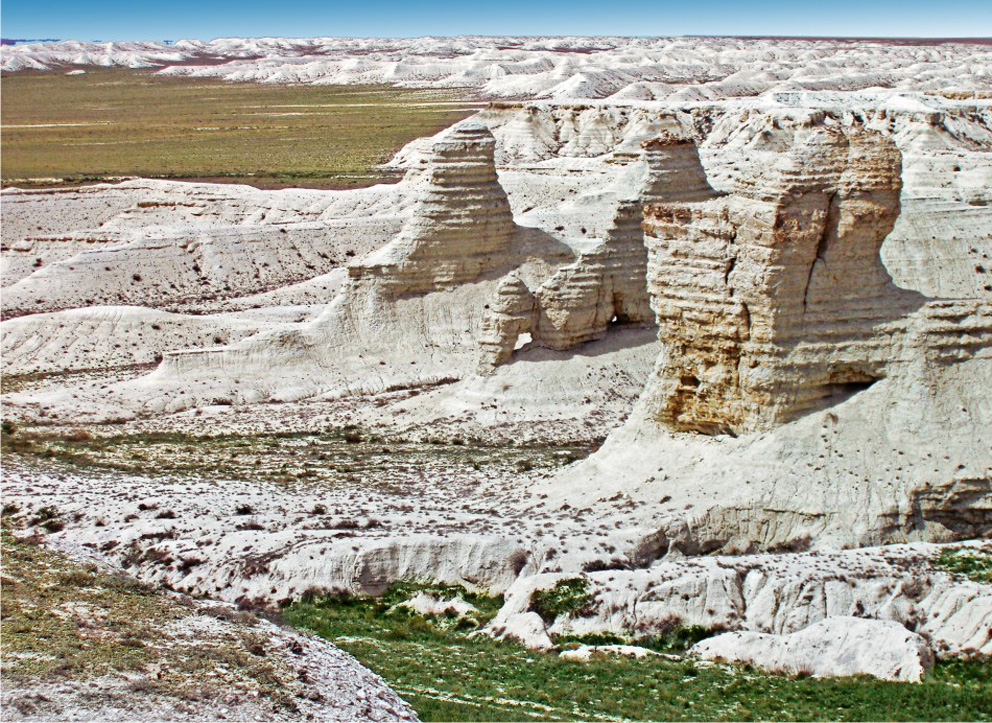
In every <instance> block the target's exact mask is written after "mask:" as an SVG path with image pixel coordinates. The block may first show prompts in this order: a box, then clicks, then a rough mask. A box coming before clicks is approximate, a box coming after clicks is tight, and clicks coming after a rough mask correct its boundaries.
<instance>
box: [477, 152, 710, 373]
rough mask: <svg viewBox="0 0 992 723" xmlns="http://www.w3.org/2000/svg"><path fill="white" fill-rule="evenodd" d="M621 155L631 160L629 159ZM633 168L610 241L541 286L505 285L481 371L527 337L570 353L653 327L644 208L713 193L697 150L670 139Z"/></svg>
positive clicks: (494, 307)
mask: <svg viewBox="0 0 992 723" xmlns="http://www.w3.org/2000/svg"><path fill="white" fill-rule="evenodd" d="M623 155H627V157H626V158H623ZM617 162H624V163H627V164H628V169H627V170H625V171H624V172H621V174H620V179H619V181H618V182H617V184H616V185H617V187H619V188H620V194H619V200H618V203H617V204H616V207H615V210H614V212H613V216H612V221H611V222H610V224H609V225H608V227H607V230H606V233H605V235H604V238H603V239H601V240H600V241H599V243H598V244H597V245H596V246H594V247H593V248H592V249H590V250H588V251H585V252H583V253H581V254H580V255H579V257H578V259H576V261H575V262H574V263H572V264H569V265H567V266H563V267H561V268H560V269H558V270H557V271H556V272H555V273H554V274H553V275H551V276H550V277H549V278H547V279H546V280H545V281H544V282H543V283H541V284H540V285H539V286H537V287H536V288H531V287H528V285H527V284H526V283H525V282H524V281H523V279H521V278H520V277H519V276H518V275H516V274H511V275H509V276H507V277H506V278H504V279H503V281H502V282H501V283H500V286H499V288H498V290H497V293H496V296H495V298H494V300H493V301H492V302H491V305H490V311H489V314H488V315H487V317H486V320H485V323H484V327H483V333H482V337H481V338H480V340H479V345H480V347H481V349H482V361H481V365H480V368H481V370H482V371H483V372H485V371H487V370H491V369H492V368H494V367H496V366H498V365H500V364H502V363H504V362H506V361H507V360H508V359H509V358H510V356H511V355H512V354H513V351H514V350H515V348H517V342H518V339H519V338H520V335H521V334H525V333H526V334H529V335H530V339H531V342H532V343H533V345H534V346H539V347H545V348H548V349H555V350H565V349H572V348H575V347H577V346H580V345H581V344H585V343H587V342H590V341H594V340H596V339H601V338H602V337H603V336H605V335H606V333H607V332H608V330H609V328H610V326H611V325H613V324H627V325H651V324H653V322H654V313H653V312H652V310H651V308H650V305H649V303H648V293H647V288H646V285H645V277H646V274H647V252H646V250H645V246H644V241H643V232H642V230H641V220H642V217H643V213H644V204H646V203H656V202H661V201H686V200H702V199H705V198H709V197H711V196H714V195H715V192H714V191H713V189H712V188H710V185H709V183H707V181H706V176H705V174H704V172H703V169H702V166H701V165H700V163H699V155H698V153H697V151H696V147H695V145H694V144H693V143H692V142H691V141H689V140H687V139H685V138H682V137H679V136H675V135H672V134H669V133H665V134H663V135H659V136H658V137H657V138H656V139H653V140H651V141H647V142H645V143H643V144H642V148H641V149H640V152H639V153H638V154H637V155H632V154H617Z"/></svg>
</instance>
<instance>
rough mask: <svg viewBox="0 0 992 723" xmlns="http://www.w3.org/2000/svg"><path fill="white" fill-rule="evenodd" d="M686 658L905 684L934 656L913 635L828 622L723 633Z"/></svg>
mask: <svg viewBox="0 0 992 723" xmlns="http://www.w3.org/2000/svg"><path fill="white" fill-rule="evenodd" d="M689 654H690V655H696V656H698V657H700V658H703V659H706V660H719V661H725V662H730V663H750V664H752V665H756V666H758V667H760V668H764V669H765V670H771V671H774V672H778V673H788V674H789V675H796V674H798V673H807V674H810V675H813V676H814V677H817V678H822V677H828V676H842V675H871V676H874V677H876V678H881V679H882V680H897V681H902V682H908V683H918V682H920V680H921V679H922V678H923V676H924V675H926V674H927V673H928V672H929V671H930V668H931V667H933V654H932V653H931V652H930V649H929V648H928V647H927V644H926V641H925V640H923V638H921V637H920V636H919V635H917V634H916V633H912V632H910V631H908V630H906V628H904V627H902V626H901V625H899V624H897V623H892V622H887V621H882V620H863V619H861V618H850V617H830V618H827V619H826V620H821V621H820V622H818V623H816V624H814V625H810V626H809V627H808V628H804V629H803V630H800V631H799V632H796V633H792V634H790V635H769V634H766V633H751V632H740V633H724V634H723V635H717V636H715V637H712V638H708V639H706V640H703V641H701V642H699V643H696V644H695V645H694V646H693V647H692V648H691V649H690V651H689Z"/></svg>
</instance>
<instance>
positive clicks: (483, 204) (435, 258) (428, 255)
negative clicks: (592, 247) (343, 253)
mask: <svg viewBox="0 0 992 723" xmlns="http://www.w3.org/2000/svg"><path fill="white" fill-rule="evenodd" d="M495 146H496V140H495V139H494V138H493V135H492V133H490V132H489V129H488V128H487V127H486V126H485V125H483V124H480V123H462V124H459V125H458V126H457V127H456V128H455V129H454V131H453V132H451V133H449V134H448V135H446V136H445V137H443V138H442V139H440V140H438V141H437V142H436V143H435V144H434V146H433V148H432V152H431V153H430V155H429V156H428V157H427V158H426V159H425V162H426V164H427V169H426V171H425V173H424V178H423V180H422V183H423V184H424V185H423V186H422V191H421V193H420V194H419V195H418V197H417V201H416V203H415V205H414V209H413V217H412V218H411V220H410V221H408V222H407V223H406V225H405V226H404V227H403V230H402V231H401V232H400V234H399V236H398V237H397V238H395V239H393V241H391V242H390V243H389V244H387V245H386V246H384V247H383V248H381V249H380V250H379V251H377V252H376V253H374V254H372V255H370V256H368V257H366V258H365V259H364V260H363V261H362V262H361V263H360V264H355V265H353V266H351V267H350V268H349V276H350V277H351V278H353V279H370V278H371V279H375V280H376V282H377V284H378V286H379V288H380V289H381V290H382V291H383V292H385V293H387V294H388V295H390V296H399V295H402V294H423V293H427V292H429V291H435V290H439V289H445V288H453V287H455V286H458V285H460V284H464V283H467V282H470V281H475V280H477V279H479V277H481V276H482V275H483V274H485V273H487V272H489V271H492V270H493V269H496V268H500V267H503V266H505V265H506V263H507V261H508V259H507V253H508V252H510V251H512V249H510V248H509V246H510V242H511V240H512V238H513V236H514V234H515V233H516V231H517V227H516V225H515V224H514V222H513V213H512V212H511V210H510V204H509V202H508V201H507V198H506V193H505V192H504V191H503V188H502V187H501V186H500V185H499V180H498V178H497V177H496V165H495V161H494V158H493V154H494V151H495Z"/></svg>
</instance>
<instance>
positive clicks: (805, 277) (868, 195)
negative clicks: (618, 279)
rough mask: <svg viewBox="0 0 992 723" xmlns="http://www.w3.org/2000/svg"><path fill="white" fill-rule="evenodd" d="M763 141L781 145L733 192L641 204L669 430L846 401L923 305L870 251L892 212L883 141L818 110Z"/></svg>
mask: <svg viewBox="0 0 992 723" xmlns="http://www.w3.org/2000/svg"><path fill="white" fill-rule="evenodd" d="M768 142H769V143H779V144H783V145H785V146H786V147H787V148H788V150H787V151H786V152H785V153H774V154H763V155H768V156H770V157H769V158H768V161H769V163H768V165H767V166H766V168H765V170H764V173H763V174H762V175H761V176H759V177H757V178H754V179H753V180H750V181H749V182H748V183H747V184H746V185H743V184H742V187H741V188H740V189H739V190H738V192H737V193H736V194H734V195H731V196H728V197H724V198H721V199H711V200H705V201H696V202H688V203H659V204H654V205H651V206H649V207H648V209H647V211H646V219H645V231H646V237H645V239H646V242H647V245H648V249H649V253H650V270H649V279H650V287H651V295H652V302H653V306H654V308H655V311H656V312H657V315H658V324H659V337H660V338H661V339H662V341H663V343H664V344H665V348H666V355H665V357H664V359H663V360H662V361H661V363H660V366H659V370H658V376H659V385H660V389H659V397H660V400H659V409H658V418H659V420H660V421H662V422H663V423H664V424H666V425H667V426H669V427H671V428H672V429H674V430H679V431H698V432H703V433H706V434H718V433H729V434H735V435H737V434H745V433H748V432H754V431H759V430H762V429H767V428H770V427H772V426H775V425H777V424H782V423H784V422H787V421H789V420H791V419H795V418H796V417H798V416H800V415H801V414H803V413H804V412H807V411H809V410H812V409H817V408H822V407H824V406H829V405H831V404H834V403H836V402H837V401H839V400H842V399H844V398H846V397H847V396H850V394H851V393H853V392H856V391H858V390H860V389H863V388H864V387H866V386H868V385H870V384H872V383H873V382H875V381H877V380H878V379H880V378H882V377H883V376H885V370H886V367H887V366H888V365H890V364H893V363H896V362H898V361H899V360H900V357H902V356H903V355H902V354H901V353H900V352H901V349H900V348H899V342H900V341H901V337H902V335H903V334H904V333H905V332H904V329H905V323H904V322H903V321H902V319H903V317H905V316H906V315H907V314H909V313H911V312H912V311H914V310H915V309H917V308H919V306H921V304H922V303H923V297H921V296H920V295H919V294H915V293H912V292H907V291H904V290H902V289H899V288H897V287H896V286H895V285H894V284H893V283H892V280H891V278H890V277H889V275H888V273H887V272H886V270H885V267H884V266H882V263H881V260H880V259H879V256H878V252H879V249H880V247H881V245H882V242H883V241H884V239H885V237H886V235H887V234H888V233H889V231H891V230H892V227H893V225H894V224H895V221H896V218H897V217H898V215H899V193H900V187H901V183H900V156H899V152H898V150H897V149H896V147H895V145H894V144H893V143H892V142H891V141H888V140H886V139H884V138H883V137H881V136H880V135H879V134H877V133H873V132H871V131H868V130H865V129H864V128H861V127H858V126H852V127H843V126H839V125H836V124H829V123H827V122H826V120H825V118H824V116H823V115H822V114H819V115H817V114H813V115H811V116H808V117H806V118H802V119H800V120H798V121H796V122H795V123H794V124H791V127H788V126H787V127H786V128H785V129H783V130H780V131H778V133H777V136H773V137H772V138H770V139H769V141H768Z"/></svg>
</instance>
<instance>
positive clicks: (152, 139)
mask: <svg viewBox="0 0 992 723" xmlns="http://www.w3.org/2000/svg"><path fill="white" fill-rule="evenodd" d="M3 91H4V93H3V101H4V102H3V106H2V108H0V118H2V122H3V126H4V128H3V151H4V153H3V179H4V181H8V180H9V179H25V178H35V179H37V178H60V179H64V182H65V183H66V184H69V185H72V184H79V183H92V182H95V181H100V180H103V179H105V178H110V177H115V176H131V175H136V176H144V177H151V178H172V179H185V180H207V181H234V182H239V183H249V184H252V185H255V186H258V187H262V188H283V187H287V186H300V187H311V188H353V187H358V186H366V185H369V184H372V183H377V182H381V181H383V180H387V179H386V177H385V176H384V175H383V174H382V173H381V172H379V171H378V170H377V168H376V166H377V165H378V164H381V163H383V162H384V161H386V160H388V159H389V158H390V157H391V156H392V154H393V153H395V152H396V151H397V150H399V149H400V148H402V147H403V146H404V145H405V144H407V143H409V142H410V141H412V140H413V139H415V138H418V137H421V136H425V135H432V134H434V133H436V132H438V131H440V130H441V129H443V128H446V127H447V126H449V125H451V124H452V123H454V122H456V121H458V120H461V119H462V118H465V117H467V116H468V115H471V113H472V112H473V111H471V110H468V109H466V106H465V104H464V101H465V100H466V99H467V96H468V91H465V90H459V89H453V90H429V91H425V90H401V89H395V88H391V87H388V86H298V85H295V86H289V85H271V84H259V83H227V82H224V81H220V80H216V79H194V78H170V77H163V76H157V75H155V74H154V72H152V71H150V70H128V69H107V70H101V69H89V70H87V72H86V74H84V75H77V76H67V75H65V74H64V73H61V72H51V73H16V74H12V75H7V76H5V77H4V78H3ZM21 185H25V184H23V183H22V184H21ZM28 185H30V184H28ZM42 185H43V184H42Z"/></svg>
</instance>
